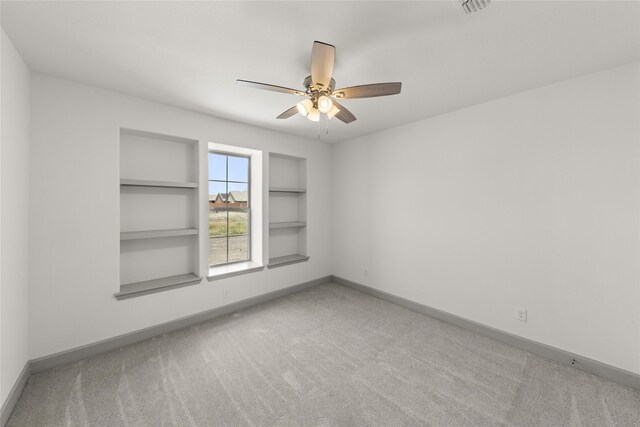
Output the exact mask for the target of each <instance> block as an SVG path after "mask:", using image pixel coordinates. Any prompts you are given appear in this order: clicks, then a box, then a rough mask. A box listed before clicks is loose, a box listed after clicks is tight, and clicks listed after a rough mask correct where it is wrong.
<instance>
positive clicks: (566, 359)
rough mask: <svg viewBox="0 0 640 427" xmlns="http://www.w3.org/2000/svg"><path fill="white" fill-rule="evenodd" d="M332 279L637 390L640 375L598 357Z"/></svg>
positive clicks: (338, 279) (342, 280) (364, 286)
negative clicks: (598, 359)
mask: <svg viewBox="0 0 640 427" xmlns="http://www.w3.org/2000/svg"><path fill="white" fill-rule="evenodd" d="M331 280H332V281H333V282H335V283H338V284H340V285H343V286H347V287H350V288H353V289H355V290H358V291H361V292H364V293H367V294H369V295H373V296H375V297H378V298H380V299H383V300H386V301H389V302H391V303H394V304H397V305H401V306H403V307H406V308H408V309H411V310H413V311H417V312H418V313H422V314H426V315H427V316H431V317H434V318H436V319H439V320H442V321H445V322H447V323H451V324H453V325H456V326H459V327H461V328H464V329H467V330H469V331H472V332H474V333H476V334H478V335H482V336H485V337H489V338H493V339H495V340H497V341H500V342H503V343H505V344H508V345H511V346H513V347H516V348H519V349H522V350H526V351H528V352H530V353H533V354H536V355H538V356H541V357H544V358H546V359H550V360H553V361H554V362H557V363H560V364H563V365H567V366H571V367H573V368H577V369H580V370H581V371H584V372H587V373H589V374H592V375H596V376H598V377H600V378H603V379H605V380H609V381H612V382H614V383H617V384H620V385H623V386H626V387H630V388H633V389H635V390H640V375H638V374H635V373H633V372H629V371H625V370H624V369H620V368H616V367H615V366H611V365H607V364H606V363H602V362H598V361H597V360H593V359H589V358H588V357H584V356H580V355H578V354H574V353H571V352H568V351H566V350H562V349H559V348H556V347H552V346H549V345H546V344H542V343H539V342H537V341H533V340H530V339H527V338H523V337H520V336H518V335H514V334H511V333H509V332H504V331H501V330H499V329H495V328H492V327H490V326H486V325H483V324H481V323H477V322H474V321H472V320H467V319H465V318H463V317H459V316H456V315H454V314H450V313H447V312H445V311H442V310H438V309H436V308H433V307H429V306H427V305H423V304H420V303H417V302H415V301H411V300H409V299H406V298H402V297H399V296H397V295H393V294H390V293H388V292H384V291H380V290H378V289H374V288H371V287H369V286H366V285H363V284H360V283H356V282H352V281H351V280H347V279H343V278H341V277H338V276H331Z"/></svg>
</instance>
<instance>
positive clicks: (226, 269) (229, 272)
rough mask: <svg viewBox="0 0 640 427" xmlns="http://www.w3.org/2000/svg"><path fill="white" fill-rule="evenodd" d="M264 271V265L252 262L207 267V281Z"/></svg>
mask: <svg viewBox="0 0 640 427" xmlns="http://www.w3.org/2000/svg"><path fill="white" fill-rule="evenodd" d="M262 270H264V265H260V264H256V263H255V262H253V261H247V262H238V263H235V264H230V265H221V266H217V267H209V274H208V275H207V280H208V281H210V282H211V281H213V280H220V279H226V278H227V277H233V276H239V275H241V274H247V273H253V272H254V271H262Z"/></svg>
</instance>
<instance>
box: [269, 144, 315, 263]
mask: <svg viewBox="0 0 640 427" xmlns="http://www.w3.org/2000/svg"><path fill="white" fill-rule="evenodd" d="M308 259H309V256H308V254H307V160H306V159H304V158H300V157H293V156H289V155H284V154H277V153H270V155H269V263H268V267H269V268H273V267H279V266H283V265H289V264H294V263H297V262H304V261H307V260H308Z"/></svg>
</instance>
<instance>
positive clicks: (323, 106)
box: [318, 95, 333, 114]
mask: <svg viewBox="0 0 640 427" xmlns="http://www.w3.org/2000/svg"><path fill="white" fill-rule="evenodd" d="M331 107H333V102H332V101H331V99H330V98H329V97H328V96H325V95H322V96H321V97H320V98H318V110H320V112H321V113H325V114H326V113H328V112H329V111H331Z"/></svg>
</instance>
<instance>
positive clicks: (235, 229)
mask: <svg viewBox="0 0 640 427" xmlns="http://www.w3.org/2000/svg"><path fill="white" fill-rule="evenodd" d="M249 171H250V158H249V157H246V156H239V155H232V154H228V153H223V152H216V151H211V152H209V265H210V266H216V265H224V264H231V263H234V262H242V261H248V260H249V259H250V258H251V225H250V224H251V200H250V197H249V195H250V188H249V175H250V174H249Z"/></svg>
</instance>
